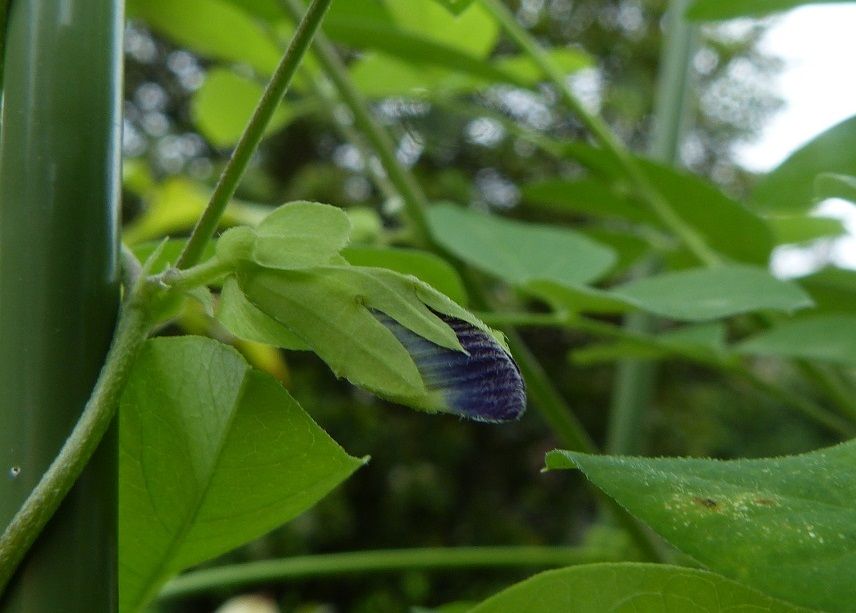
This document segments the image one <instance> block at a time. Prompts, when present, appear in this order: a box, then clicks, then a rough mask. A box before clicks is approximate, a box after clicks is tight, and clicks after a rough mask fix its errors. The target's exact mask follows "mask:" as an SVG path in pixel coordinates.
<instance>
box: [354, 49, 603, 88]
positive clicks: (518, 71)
mask: <svg viewBox="0 0 856 613" xmlns="http://www.w3.org/2000/svg"><path fill="white" fill-rule="evenodd" d="M378 48H379V46H378ZM423 50H424V49H423ZM417 51H418V49H416V48H415V49H412V50H410V52H409V53H408V54H402V55H401V56H395V57H393V56H390V55H386V54H383V53H375V52H372V51H369V52H367V53H365V54H364V55H363V56H362V57H360V58H359V59H357V60H356V61H354V62H353V63H352V64H351V65H350V73H351V79H352V80H353V81H354V83H355V84H356V85H357V87H358V88H359V89H360V90H361V91H362V92H363V93H364V94H365V95H367V96H371V97H386V96H396V95H417V96H422V95H425V94H426V92H430V95H449V94H451V93H456V94H463V93H467V92H477V91H479V90H481V89H483V88H484V87H485V85H487V84H490V83H512V84H516V85H518V86H519V87H532V86H534V85H537V84H538V83H539V82H541V81H543V80H544V77H543V75H542V73H541V71H540V70H538V69H537V67H536V66H534V65H533V64H532V63H531V59H530V58H529V57H528V56H526V55H525V54H517V55H510V56H499V57H496V58H493V59H489V60H484V59H478V58H475V59H474V58H469V59H467V60H465V61H458V59H457V58H455V57H452V55H453V54H459V55H461V52H459V51H452V52H449V50H448V49H447V53H446V54H445V55H443V54H441V55H436V56H435V55H434V54H432V53H427V52H426V53H422V54H421V55H420V56H419V57H418V58H417V57H413V54H414V53H416V52H417ZM547 54H548V55H549V56H550V57H551V59H552V61H553V62H555V63H557V64H558V65H559V66H560V68H562V69H563V70H565V71H566V72H567V73H571V72H574V71H576V70H579V69H581V68H584V67H586V66H589V65H591V63H592V61H591V58H590V57H589V56H587V55H585V54H584V53H583V52H581V51H577V50H575V49H548V50H547ZM405 57H409V58H410V60H407V61H405V59H404V58H405Z"/></svg>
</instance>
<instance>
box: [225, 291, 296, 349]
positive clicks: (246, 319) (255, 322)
mask: <svg viewBox="0 0 856 613" xmlns="http://www.w3.org/2000/svg"><path fill="white" fill-rule="evenodd" d="M215 316H216V317H217V321H219V322H220V323H221V324H222V325H223V327H224V328H226V330H228V331H229V333H230V334H232V335H233V336H236V337H238V338H242V339H244V340H247V341H255V342H257V343H265V344H266V345H273V346H274V347H281V348H282V349H291V350H294V351H303V350H307V349H309V347H308V346H307V345H306V343H304V342H303V341H302V340H301V339H300V338H299V337H297V336H296V335H295V334H294V333H293V332H292V331H291V330H289V329H288V328H286V327H285V326H283V325H282V324H281V323H279V322H278V321H276V320H275V319H273V318H272V317H268V316H267V315H265V314H264V313H262V312H261V311H260V310H259V309H258V308H256V307H255V306H253V304H252V303H251V302H250V301H249V300H247V298H246V297H245V296H244V292H242V291H241V288H240V287H239V286H238V281H237V280H236V279H234V278H229V279H227V280H226V282H225V283H224V284H223V291H222V292H221V293H220V301H219V302H218V304H217V309H216V311H215Z"/></svg>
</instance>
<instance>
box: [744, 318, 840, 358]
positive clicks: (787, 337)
mask: <svg viewBox="0 0 856 613" xmlns="http://www.w3.org/2000/svg"><path fill="white" fill-rule="evenodd" d="M737 350H738V351H739V352H741V353H748V354H752V355H773V356H781V357H788V358H802V359H807V360H819V361H824V362H833V363H836V364H842V365H845V366H856V315H853V314H849V315H846V314H840V315H838V314H821V315H810V316H808V317H804V318H801V319H797V320H795V321H788V322H784V323H781V324H779V325H777V326H775V327H773V328H770V329H769V330H766V331H764V332H761V333H760V334H757V335H755V336H753V337H752V338H749V339H748V340H745V341H743V342H742V343H740V344H739V345H737Z"/></svg>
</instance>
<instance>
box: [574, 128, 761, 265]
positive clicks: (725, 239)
mask: <svg viewBox="0 0 856 613" xmlns="http://www.w3.org/2000/svg"><path fill="white" fill-rule="evenodd" d="M564 153H565V155H566V156H567V157H569V158H571V159H574V160H576V161H578V162H579V163H581V164H583V165H584V166H586V167H587V168H589V169H590V170H591V171H592V172H593V173H595V174H597V175H598V176H602V177H604V178H605V179H608V180H610V181H611V182H612V183H613V184H614V188H615V189H616V190H617V193H618V194H619V195H623V194H625V193H632V187H631V186H629V185H627V184H626V178H625V173H624V171H623V170H622V169H621V167H620V166H619V165H617V164H616V162H615V159H614V158H613V156H612V155H610V154H609V153H608V152H606V151H604V150H602V149H598V148H596V147H593V146H591V145H588V144H586V143H581V142H573V143H568V144H567V145H565V147H564ZM635 159H636V162H637V163H638V164H639V165H640V166H641V168H642V170H643V171H644V172H645V174H646V175H647V176H648V179H649V180H650V181H651V182H652V183H653V184H654V186H655V187H656V189H657V190H658V191H659V192H660V194H661V195H662V196H663V197H664V198H665V199H666V200H667V201H668V203H669V205H670V206H671V207H672V209H673V210H674V212H675V213H677V214H678V216H679V217H680V218H681V219H683V220H684V221H685V222H686V223H688V224H690V225H691V226H693V227H694V228H695V230H696V231H697V232H698V233H699V234H701V236H702V237H703V238H704V239H705V241H706V242H707V244H708V245H710V246H711V247H713V248H714V249H715V250H716V251H718V252H720V253H722V254H723V255H726V256H728V257H729V258H731V259H734V260H737V261H740V262H746V263H749V264H760V265H766V264H767V260H768V259H769V255H770V251H771V249H772V248H773V236H772V233H771V231H770V228H769V227H768V225H767V223H766V222H765V221H764V220H763V219H762V218H761V217H760V216H758V215H757V214H756V213H755V212H754V211H752V210H750V209H748V208H747V207H745V206H744V205H743V204H742V203H740V202H737V201H736V200H733V199H731V198H729V197H727V196H726V195H725V194H723V193H722V192H721V191H720V190H719V189H718V188H717V187H716V186H714V185H713V184H711V183H710V182H709V181H706V180H705V179H702V178H701V177H698V176H696V175H693V174H690V173H687V172H683V171H679V170H675V169H674V168H670V167H668V166H665V165H663V164H658V163H656V162H653V161H651V160H647V159H645V158H642V157H636V158H635ZM652 219H653V216H652ZM657 223H658V224H660V222H659V220H657ZM660 225H661V227H662V224H660Z"/></svg>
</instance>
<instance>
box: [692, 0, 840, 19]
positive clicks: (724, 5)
mask: <svg viewBox="0 0 856 613" xmlns="http://www.w3.org/2000/svg"><path fill="white" fill-rule="evenodd" d="M852 1H853V0H696V1H695V2H693V3H692V4H691V5H690V7H689V9H687V12H686V16H687V17H689V18H690V19H697V20H700V21H702V20H703V21H717V20H720V19H732V18H734V17H760V16H762V15H769V14H770V13H777V12H779V11H786V10H788V9H791V8H794V7H795V6H802V5H804V4H832V3H840V2H852Z"/></svg>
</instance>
